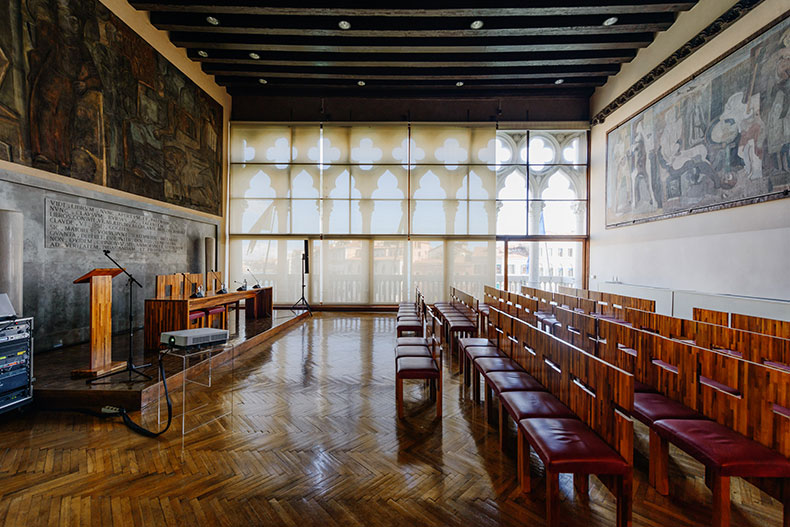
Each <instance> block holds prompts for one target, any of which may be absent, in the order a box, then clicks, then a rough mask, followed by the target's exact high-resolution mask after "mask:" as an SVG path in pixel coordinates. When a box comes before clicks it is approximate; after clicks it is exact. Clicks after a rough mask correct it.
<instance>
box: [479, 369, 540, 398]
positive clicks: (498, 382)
mask: <svg viewBox="0 0 790 527" xmlns="http://www.w3.org/2000/svg"><path fill="white" fill-rule="evenodd" d="M486 379H487V380H488V383H489V384H490V385H491V387H492V388H493V389H494V392H496V394H497V395H499V394H501V393H502V392H514V391H521V392H542V391H546V388H544V387H543V385H542V384H540V383H539V382H538V381H536V380H535V378H534V377H533V376H532V375H530V374H529V373H527V372H524V371H492V372H489V373H488V375H486Z"/></svg>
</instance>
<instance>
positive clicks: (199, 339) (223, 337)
mask: <svg viewBox="0 0 790 527" xmlns="http://www.w3.org/2000/svg"><path fill="white" fill-rule="evenodd" d="M227 340H228V330H226V329H213V328H197V329H182V330H181V331H166V332H164V333H162V335H161V337H160V338H159V342H161V343H162V344H166V345H168V346H170V345H171V344H172V346H173V347H174V348H194V347H197V346H207V345H211V344H221V343H223V342H227Z"/></svg>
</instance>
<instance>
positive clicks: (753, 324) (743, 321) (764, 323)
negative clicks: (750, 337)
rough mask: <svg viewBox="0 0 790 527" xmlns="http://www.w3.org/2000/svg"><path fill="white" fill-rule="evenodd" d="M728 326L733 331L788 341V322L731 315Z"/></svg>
mask: <svg viewBox="0 0 790 527" xmlns="http://www.w3.org/2000/svg"><path fill="white" fill-rule="evenodd" d="M730 326H732V327H734V328H735V329H743V330H745V331H751V332H753V333H763V334H765V335H773V336H774V337H779V338H783V339H790V322H788V321H786V320H774V319H772V318H763V317H753V316H751V315H740V314H738V313H732V314H731V315H730Z"/></svg>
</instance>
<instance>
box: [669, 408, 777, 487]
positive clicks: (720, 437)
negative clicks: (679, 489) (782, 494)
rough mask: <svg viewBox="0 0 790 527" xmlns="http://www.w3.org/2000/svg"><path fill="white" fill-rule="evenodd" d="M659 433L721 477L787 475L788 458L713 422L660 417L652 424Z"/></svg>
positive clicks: (775, 476)
mask: <svg viewBox="0 0 790 527" xmlns="http://www.w3.org/2000/svg"><path fill="white" fill-rule="evenodd" d="M653 429H654V430H655V431H656V432H657V433H658V435H659V436H661V437H662V438H664V439H666V440H668V441H669V442H670V443H672V444H674V445H676V446H678V447H679V448H680V449H681V450H683V451H684V452H686V453H688V454H689V455H691V457H693V458H694V459H696V460H697V461H699V462H701V463H702V464H704V465H706V466H708V467H713V468H719V469H721V474H722V475H723V476H740V477H755V478H788V477H790V460H788V459H787V458H786V457H784V456H783V455H782V454H780V453H779V452H776V451H774V450H771V449H770V448H768V447H766V446H763V445H761V444H760V443H758V442H757V441H754V440H752V439H749V438H748V437H744V436H742V435H741V434H739V433H738V432H736V431H734V430H732V429H731V428H727V427H726V426H724V425H721V424H719V423H717V422H715V421H692V420H688V419H663V420H661V421H656V422H655V423H653Z"/></svg>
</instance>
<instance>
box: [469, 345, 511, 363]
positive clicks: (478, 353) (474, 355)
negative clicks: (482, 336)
mask: <svg viewBox="0 0 790 527" xmlns="http://www.w3.org/2000/svg"><path fill="white" fill-rule="evenodd" d="M466 356H467V357H469V359H470V360H477V359H482V358H484V357H500V358H503V359H506V358H507V357H506V356H505V354H504V353H502V352H501V351H499V348H497V347H496V346H475V347H474V348H467V349H466Z"/></svg>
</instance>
